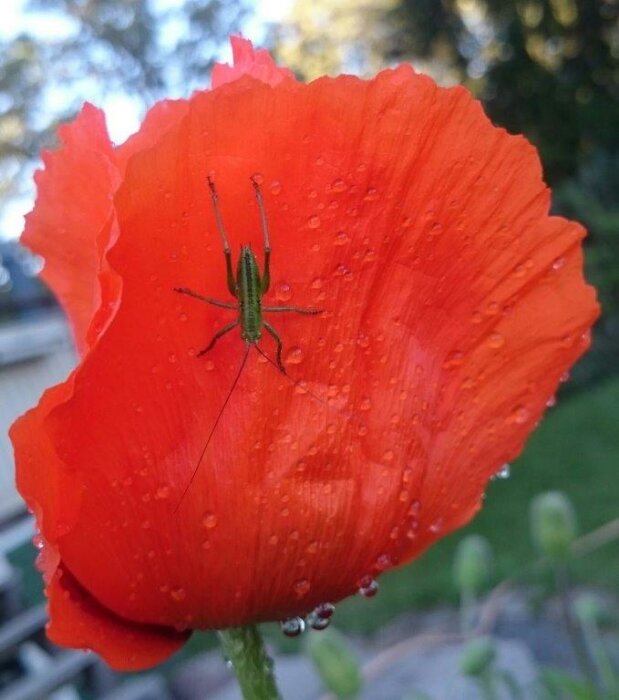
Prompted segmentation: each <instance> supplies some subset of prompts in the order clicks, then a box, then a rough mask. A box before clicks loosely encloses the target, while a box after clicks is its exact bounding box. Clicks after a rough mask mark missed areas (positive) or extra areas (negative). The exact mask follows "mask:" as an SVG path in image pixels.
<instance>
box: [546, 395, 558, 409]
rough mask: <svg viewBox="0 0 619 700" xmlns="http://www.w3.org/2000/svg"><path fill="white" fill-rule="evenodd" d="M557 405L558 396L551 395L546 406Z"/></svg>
mask: <svg viewBox="0 0 619 700" xmlns="http://www.w3.org/2000/svg"><path fill="white" fill-rule="evenodd" d="M556 405H557V397H556V396H554V395H553V396H551V397H550V398H549V399H548V401H546V406H547V408H552V407H553V406H556Z"/></svg>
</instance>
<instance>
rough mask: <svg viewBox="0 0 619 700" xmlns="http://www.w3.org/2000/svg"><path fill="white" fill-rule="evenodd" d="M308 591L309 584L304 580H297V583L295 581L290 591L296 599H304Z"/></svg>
mask: <svg viewBox="0 0 619 700" xmlns="http://www.w3.org/2000/svg"><path fill="white" fill-rule="evenodd" d="M309 589H310V582H309V581H308V580H307V579H306V578H302V579H299V580H298V581H295V582H294V584H293V586H292V590H293V591H294V594H295V596H296V597H297V599H299V600H300V599H301V598H304V597H305V596H306V595H307V594H308V593H309Z"/></svg>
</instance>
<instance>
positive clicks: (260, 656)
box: [218, 626, 281, 700]
mask: <svg viewBox="0 0 619 700" xmlns="http://www.w3.org/2000/svg"><path fill="white" fill-rule="evenodd" d="M218 635H219V639H220V640H221V645H222V647H223V651H224V654H225V656H226V657H227V658H228V659H229V660H230V661H231V662H232V667H233V668H234V672H235V674H236V678H237V680H238V682H239V686H240V687H241V692H242V694H243V697H244V698H245V700H281V695H280V694H279V691H278V690H277V685H276V684H275V675H274V673H273V661H272V660H271V658H270V657H269V655H268V654H267V652H266V649H265V647H264V642H263V641H262V637H261V636H260V632H258V628H257V627H254V626H247V627H235V628H232V629H227V630H222V631H220V632H218Z"/></svg>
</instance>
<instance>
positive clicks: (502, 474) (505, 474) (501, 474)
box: [492, 464, 512, 479]
mask: <svg viewBox="0 0 619 700" xmlns="http://www.w3.org/2000/svg"><path fill="white" fill-rule="evenodd" d="M511 473H512V470H511V466H510V465H509V464H504V465H503V466H502V467H501V468H500V469H499V471H498V472H496V474H494V476H493V477H492V478H493V479H509V477H510V476H511Z"/></svg>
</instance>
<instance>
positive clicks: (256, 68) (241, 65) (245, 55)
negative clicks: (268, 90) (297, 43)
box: [211, 36, 295, 88]
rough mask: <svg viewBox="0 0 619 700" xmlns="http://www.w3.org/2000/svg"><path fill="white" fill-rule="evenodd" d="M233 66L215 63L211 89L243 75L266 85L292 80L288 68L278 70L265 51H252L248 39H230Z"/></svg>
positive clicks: (239, 37)
mask: <svg viewBox="0 0 619 700" xmlns="http://www.w3.org/2000/svg"><path fill="white" fill-rule="evenodd" d="M230 44H231V46H232V56H233V59H234V60H233V64H232V65H231V66H229V65H228V64H227V63H216V64H215V65H214V66H213V74H212V77H211V81H212V84H213V87H214V88H216V87H219V86H220V85H224V84H225V83H231V82H233V81H234V80H238V79H239V78H240V77H242V76H243V75H249V76H251V77H252V78H256V79H257V80H260V81H262V82H263V83H267V84H268V85H278V84H279V83H281V82H282V81H283V80H294V79H295V77H294V73H293V72H292V71H291V70H288V68H279V67H278V66H277V65H276V64H275V61H274V60H273V58H272V57H271V54H270V53H269V52H268V51H266V50H265V49H254V47H253V45H252V43H251V41H249V39H243V37H241V36H232V37H230Z"/></svg>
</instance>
